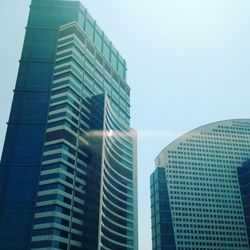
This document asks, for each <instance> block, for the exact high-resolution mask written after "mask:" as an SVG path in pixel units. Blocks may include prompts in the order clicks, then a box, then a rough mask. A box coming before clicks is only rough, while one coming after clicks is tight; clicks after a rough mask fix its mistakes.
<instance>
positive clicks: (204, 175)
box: [150, 119, 250, 250]
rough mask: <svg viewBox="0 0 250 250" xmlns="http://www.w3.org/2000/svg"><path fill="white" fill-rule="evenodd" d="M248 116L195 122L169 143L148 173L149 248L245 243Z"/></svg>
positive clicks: (221, 246)
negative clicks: (185, 132) (198, 124)
mask: <svg viewBox="0 0 250 250" xmlns="http://www.w3.org/2000/svg"><path fill="white" fill-rule="evenodd" d="M249 158H250V120H248V119H245V120H244V119H239V120H227V121H220V122H215V123H212V124H208V125H206V126H202V127H199V128H197V129H195V130H193V131H191V132H189V133H187V134H185V135H183V136H181V137H179V138H178V139H177V140H175V141H174V142H172V143H170V144H169V145H168V146H167V147H166V148H165V149H163V150H162V152H161V153H160V154H159V155H158V156H157V158H156V160H155V166H156V169H155V171H154V173H153V174H152V175H151V186H150V189H151V215H152V216H151V221H152V244H153V249H168V250H170V249H214V250H215V249H224V250H229V249H237V250H238V249H249V242H248V238H249V235H248V231H249V226H250V224H249V211H248V210H249V209H248V207H247V205H248V204H249V192H248V190H249V188H248V186H247V183H248V182H249V181H248V180H247V174H248V169H249V163H248V164H244V165H243V167H242V164H243V163H244V162H246V161H247V160H248V159H249Z"/></svg>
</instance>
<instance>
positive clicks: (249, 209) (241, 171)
mask: <svg viewBox="0 0 250 250" xmlns="http://www.w3.org/2000/svg"><path fill="white" fill-rule="evenodd" d="M237 171H238V178H239V183H240V192H241V198H242V203H243V210H244V216H245V222H246V227H247V235H248V244H250V161H249V160H248V161H246V162H244V163H243V164H242V167H240V168H237Z"/></svg>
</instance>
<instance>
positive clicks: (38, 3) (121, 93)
mask: <svg viewBox="0 0 250 250" xmlns="http://www.w3.org/2000/svg"><path fill="white" fill-rule="evenodd" d="M14 93H15V94H14V98H13V104H12V109H11V114H10V119H9V123H8V129H7V134H6V139H5V144H4V149H3V154H2V159H1V166H0V249H6V250H9V249H11V250H14V249H15V250H19V249H20V250H21V249H22V250H24V249H37V248H39V249H42V248H43V249H48V248H51V249H52V248H53V249H72V250H73V249H137V244H138V242H137V166H136V132H135V131H134V130H132V129H131V128H130V126H129V123H130V113H129V110H130V104H129V103H130V88H129V86H128V84H127V82H126V62H125V60H124V59H123V58H122V56H121V55H120V54H119V52H118V51H117V50H116V49H115V47H114V46H113V44H112V43H111V42H110V40H109V39H108V38H107V37H106V35H105V34H104V32H103V31H102V30H101V29H100V28H99V26H98V25H97V23H96V22H95V21H94V20H93V18H92V17H91V16H90V15H89V13H88V12H87V10H86V9H85V8H84V7H83V6H82V5H81V3H80V2H78V1H61V0H33V1H32V3H31V10H30V14H29V20H28V26H27V31H26V35H25V41H24V46H23V52H22V57H21V60H20V67H19V72H18V77H17V83H16V88H15V92H14Z"/></svg>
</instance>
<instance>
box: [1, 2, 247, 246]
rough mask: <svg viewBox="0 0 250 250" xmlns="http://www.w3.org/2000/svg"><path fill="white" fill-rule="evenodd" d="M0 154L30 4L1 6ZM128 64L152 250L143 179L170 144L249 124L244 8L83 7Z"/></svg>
mask: <svg viewBox="0 0 250 250" xmlns="http://www.w3.org/2000/svg"><path fill="white" fill-rule="evenodd" d="M2 2H3V3H1V16H0V28H1V38H0V55H1V60H0V69H1V79H2V84H1V92H0V100H1V109H0V151H1V150H2V143H3V140H4V135H5V130H6V124H5V122H6V121H7V120H8V116H9V109H10V104H11V99H12V89H13V88H14V85H15V79H16V74H17V68H18V62H17V60H18V59H19V58H20V54H21V47H22V42H23V37H24V31H25V30H24V27H25V25H26V21H27V15H28V6H29V3H30V0H12V1H2ZM82 3H83V4H84V5H85V7H87V9H88V10H89V12H90V13H91V15H92V16H93V17H94V18H95V19H96V20H97V22H98V23H99V25H100V27H102V29H103V30H104V31H105V33H106V34H107V35H108V37H109V38H110V39H111V41H112V42H113V44H114V45H115V46H116V48H117V49H118V50H119V51H120V52H121V54H122V55H123V56H124V57H125V59H126V60H127V65H128V83H129V85H130V86H131V89H132V92H131V94H132V102H131V104H132V108H131V111H132V121H131V123H132V126H133V127H134V128H135V129H136V130H138V135H139V136H138V175H139V228H140V230H139V231H140V249H141V250H149V249H151V233H150V200H149V176H150V174H151V173H152V171H153V169H154V158H155V157H156V156H157V154H158V153H159V152H160V151H161V150H162V149H163V147H165V146H166V145H167V144H168V143H170V142H171V140H173V139H175V138H176V137H177V136H179V135H181V134H182V133H184V132H187V131H188V130H191V129H193V128H195V127H198V126H200V125H204V124H206V123H209V122H213V121H217V120H223V119H231V118H249V114H250V108H249V107H250V105H249V104H250V98H249V96H250V87H249V84H250V2H249V0H154V1H149V0H136V1H135V0H119V1H117V0H107V1H103V0H102V1H100V0H96V1H95V0H82Z"/></svg>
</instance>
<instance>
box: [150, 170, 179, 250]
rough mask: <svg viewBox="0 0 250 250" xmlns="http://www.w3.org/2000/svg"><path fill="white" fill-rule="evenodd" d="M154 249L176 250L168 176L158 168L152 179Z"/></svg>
mask: <svg viewBox="0 0 250 250" xmlns="http://www.w3.org/2000/svg"><path fill="white" fill-rule="evenodd" d="M150 195H151V197H150V199H151V223H152V249H153V250H157V249H161V250H175V249H176V248H175V239H174V231H173V223H172V216H171V210H170V203H169V196H168V188H167V181H166V174H165V169H164V168H157V169H156V170H155V171H154V173H153V174H152V175H151V177H150Z"/></svg>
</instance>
